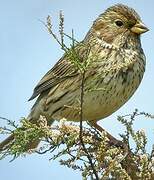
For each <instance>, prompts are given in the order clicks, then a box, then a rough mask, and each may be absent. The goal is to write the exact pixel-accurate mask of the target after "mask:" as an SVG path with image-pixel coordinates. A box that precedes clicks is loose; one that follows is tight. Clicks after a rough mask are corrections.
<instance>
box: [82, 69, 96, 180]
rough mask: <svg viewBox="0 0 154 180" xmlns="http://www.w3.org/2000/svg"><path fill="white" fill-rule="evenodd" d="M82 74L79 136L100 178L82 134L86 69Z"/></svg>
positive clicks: (93, 169)
mask: <svg viewBox="0 0 154 180" xmlns="http://www.w3.org/2000/svg"><path fill="white" fill-rule="evenodd" d="M81 75H82V79H81V104H80V108H81V111H80V134H79V138H80V143H81V145H82V147H83V150H84V152H85V153H86V155H87V158H88V160H89V163H90V166H91V168H92V171H93V173H94V175H95V178H96V180H99V177H98V174H97V172H96V169H95V167H94V164H93V161H92V158H91V156H90V154H89V152H88V151H87V149H86V147H85V144H84V142H83V138H82V137H83V136H82V134H83V133H82V121H83V101H84V80H85V71H84V72H83V73H82V74H81Z"/></svg>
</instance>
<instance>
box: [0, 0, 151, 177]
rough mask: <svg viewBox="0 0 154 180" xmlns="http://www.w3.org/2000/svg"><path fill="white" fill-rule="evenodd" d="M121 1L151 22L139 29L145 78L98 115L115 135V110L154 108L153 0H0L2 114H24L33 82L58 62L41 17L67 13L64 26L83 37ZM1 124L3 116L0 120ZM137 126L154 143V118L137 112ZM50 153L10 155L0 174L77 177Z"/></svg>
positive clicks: (12, 116)
mask: <svg viewBox="0 0 154 180" xmlns="http://www.w3.org/2000/svg"><path fill="white" fill-rule="evenodd" d="M115 3H123V4H127V5H129V6H131V7H133V8H135V9H136V11H137V12H138V13H139V14H140V16H141V17H142V19H143V22H144V23H145V24H146V25H147V26H148V27H149V29H150V31H149V32H148V33H146V34H144V35H143V37H142V45H143V49H144V52H145V54H146V57H147V67H146V73H145V76H144V79H143V81H142V83H141V85H140V87H139V89H138V90H137V92H136V93H135V95H134V96H133V97H132V98H131V99H130V100H129V102H128V103H126V104H125V105H124V106H123V107H122V108H121V109H120V110H119V111H117V112H116V113H114V114H113V115H112V116H110V117H108V118H106V119H104V120H102V121H100V124H101V125H102V126H103V127H104V128H106V129H107V130H108V131H109V132H110V133H111V134H113V135H115V136H116V137H118V134H119V133H120V132H122V130H123V128H122V126H121V125H120V123H119V122H117V121H116V116H117V115H122V114H127V113H131V112H132V111H133V110H134V109H135V108H138V109H139V110H140V111H143V110H144V111H146V112H150V113H154V109H153V92H154V82H153V81H154V80H153V77H154V70H153V69H154V60H153V57H154V55H153V54H154V53H153V44H152V43H153V42H154V31H153V29H154V23H153V18H154V17H153V7H154V1H152V0H149V1H148V2H147V1H145V0H121V1H116V0H95V1H88V0H84V1H82V0H78V1H72V0H63V1H62V0H22V1H21V0H14V1H9V0H5V1H0V17H1V20H0V66H1V70H0V84H1V88H0V99H1V100H0V116H3V117H7V118H9V119H12V120H16V121H18V120H19V119H20V118H21V117H23V116H24V117H25V116H27V114H28V112H29V110H30V108H31V106H32V104H33V103H34V101H32V102H28V101H27V100H28V98H29V97H30V96H31V94H32V91H33V88H34V86H35V85H36V84H37V82H38V81H39V80H40V78H41V77H42V76H43V75H44V74H45V73H46V72H47V71H48V70H49V69H50V68H51V67H52V66H53V65H54V64H55V63H56V61H57V60H58V59H59V58H60V57H61V55H62V54H63V52H62V51H61V50H60V48H59V46H58V45H57V44H56V42H55V41H54V40H53V39H51V38H50V36H49V34H48V33H47V32H46V29H45V28H44V26H43V25H42V24H41V23H40V21H39V19H40V20H45V18H46V17H47V15H48V14H50V15H51V16H52V19H53V23H54V26H57V25H58V15H59V11H60V10H62V11H63V13H64V15H65V32H66V33H68V34H70V33H71V30H72V28H73V29H74V32H75V37H76V39H77V40H82V39H83V37H84V36H85V35H86V32H87V31H88V29H89V28H90V26H91V24H92V21H93V20H95V18H96V17H97V16H98V15H99V14H100V13H102V12H103V11H104V10H105V9H106V8H107V7H109V6H111V5H113V4H115ZM0 121H1V122H0V124H1V125H2V124H3V122H2V120H0ZM134 127H135V129H144V130H145V131H146V132H147V134H148V138H149V146H148V147H149V148H150V145H151V144H152V143H154V121H153V120H150V119H145V118H141V119H140V120H137V121H136V122H135V124H134ZM49 157H50V156H49V155H43V156H39V155H28V156H27V157H26V158H24V157H23V158H20V159H17V160H15V161H14V162H12V163H9V162H8V161H9V159H5V160H3V161H1V162H0V174H1V175H0V177H1V179H3V180H9V179H16V180H21V179H22V180H27V179H28V180H32V179H37V180H42V179H43V180H49V179H58V180H64V179H74V180H79V179H81V177H80V174H79V173H78V172H74V171H71V170H69V169H67V168H65V167H61V166H60V165H59V163H58V162H51V161H49V160H48V159H49Z"/></svg>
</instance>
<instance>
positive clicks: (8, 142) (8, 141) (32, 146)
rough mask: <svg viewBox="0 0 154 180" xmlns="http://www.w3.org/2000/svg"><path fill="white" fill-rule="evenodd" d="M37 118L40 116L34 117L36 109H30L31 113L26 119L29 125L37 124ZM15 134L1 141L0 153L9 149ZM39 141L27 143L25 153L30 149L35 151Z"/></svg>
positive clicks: (34, 140)
mask: <svg viewBox="0 0 154 180" xmlns="http://www.w3.org/2000/svg"><path fill="white" fill-rule="evenodd" d="M39 118H40V115H37V116H36V109H32V111H31V113H30V114H29V116H28V117H27V120H29V121H30V122H31V123H34V124H36V125H37V124H39V123H38V122H39ZM23 131H24V128H23ZM15 139H16V137H15V134H13V133H12V134H11V135H10V136H9V137H7V138H6V139H5V140H3V141H2V142H1V143H0V152H2V151H5V150H7V149H9V148H10V147H11V146H12V145H13V144H14V142H15ZM40 141H41V138H39V139H37V138H35V139H33V140H32V141H31V142H28V143H27V144H26V145H25V146H26V147H25V152H26V151H28V150H31V149H36V148H37V146H38V145H39V143H40Z"/></svg>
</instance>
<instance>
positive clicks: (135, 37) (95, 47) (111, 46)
mask: <svg viewBox="0 0 154 180" xmlns="http://www.w3.org/2000/svg"><path fill="white" fill-rule="evenodd" d="M148 30H149V29H148V28H147V27H146V26H145V24H144V23H143V22H142V20H141V18H140V16H139V15H138V13H137V12H136V11H135V10H134V9H133V8H131V7H128V6H127V5H123V4H115V5H113V6H111V7H109V8H107V9H106V10H105V11H104V12H103V13H102V14H100V15H99V16H98V18H97V19H96V20H95V21H94V22H93V24H92V26H91V28H90V30H89V31H88V33H87V34H86V36H85V38H84V39H83V40H82V41H81V42H79V43H77V44H76V45H75V47H73V48H74V51H75V54H76V55H77V58H78V60H79V61H80V62H79V64H81V65H82V64H84V63H85V62H87V61H88V64H89V65H87V68H86V70H85V73H84V97H83V107H82V108H83V109H82V112H83V114H82V120H83V121H87V122H88V123H89V124H91V125H92V126H94V127H95V128H96V129H98V130H99V131H102V130H104V129H103V128H102V127H101V126H100V125H98V124H97V122H98V121H99V120H101V119H104V118H106V117H108V116H110V115H111V114H112V113H114V112H115V111H117V110H118V109H119V108H120V107H121V106H123V105H124V104H125V103H126V102H127V101H128V100H129V99H130V98H131V97H132V95H133V94H134V93H135V91H136V90H137V88H138V87H139V85H140V83H141V81H142V78H143V75H144V72H145V66H146V57H145V55H144V52H143V49H142V45H141V34H143V33H145V32H147V31H148ZM89 47H90V48H89ZM70 50H71V48H70ZM81 84H82V73H81V71H80V68H79V67H78V66H77V65H75V63H73V62H72V60H71V58H70V56H69V55H68V53H64V55H63V56H62V57H61V58H60V60H59V61H58V62H57V63H56V64H55V65H54V66H53V67H52V68H51V69H50V70H49V71H48V72H47V73H46V74H45V75H44V76H43V78H42V79H41V80H40V81H39V83H38V84H37V85H36V87H35V88H34V92H33V95H32V96H31V98H30V99H29V100H33V99H35V98H37V99H36V102H35V103H34V105H33V107H32V108H31V111H30V114H29V115H28V117H27V119H28V120H29V121H30V122H32V123H34V124H39V119H40V116H44V117H45V118H46V120H47V122H48V125H51V124H52V123H53V122H54V121H55V120H61V119H63V118H65V119H66V120H68V121H74V122H79V121H80V111H81V108H80V104H81V103H80V97H81ZM108 136H109V138H110V139H112V140H113V141H115V138H114V137H113V136H112V135H110V134H109V133H108ZM14 139H15V137H14V134H12V135H10V136H9V137H8V138H6V139H5V140H4V141H2V142H1V143H0V150H1V151H2V150H4V149H5V147H7V146H8V145H9V144H10V143H11V142H13V141H14ZM39 142H40V139H38V141H35V142H31V143H30V144H29V145H28V148H29V149H33V148H36V147H37V146H38V144H39Z"/></svg>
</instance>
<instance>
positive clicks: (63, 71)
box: [29, 44, 88, 101]
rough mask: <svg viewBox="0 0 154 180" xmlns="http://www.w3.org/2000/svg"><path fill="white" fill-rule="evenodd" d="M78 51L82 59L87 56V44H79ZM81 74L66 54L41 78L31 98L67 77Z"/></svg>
mask: <svg viewBox="0 0 154 180" xmlns="http://www.w3.org/2000/svg"><path fill="white" fill-rule="evenodd" d="M75 49H76V53H77V55H79V57H80V58H79V59H80V61H83V60H84V58H85V55H86V56H87V52H88V51H87V50H86V48H85V46H82V45H81V44H79V45H78V46H77V47H76V48H75ZM78 74H79V71H78V68H77V67H75V64H74V63H73V62H72V61H71V60H70V59H69V58H68V56H67V55H64V56H63V57H62V58H61V59H60V60H59V61H58V62H57V63H56V64H55V66H54V67H53V68H52V69H50V70H49V71H48V72H47V73H46V74H45V76H44V77H43V78H42V79H41V80H40V82H39V83H38V84H37V86H36V87H35V89H34V92H33V95H32V96H31V98H30V99H29V101H30V100H32V99H34V98H35V97H37V96H38V95H39V94H41V93H42V92H44V91H46V90H48V89H49V88H52V87H54V86H55V85H57V84H58V83H60V82H62V81H64V80H65V79H66V78H71V77H73V76H77V75H78Z"/></svg>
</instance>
